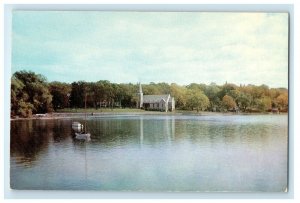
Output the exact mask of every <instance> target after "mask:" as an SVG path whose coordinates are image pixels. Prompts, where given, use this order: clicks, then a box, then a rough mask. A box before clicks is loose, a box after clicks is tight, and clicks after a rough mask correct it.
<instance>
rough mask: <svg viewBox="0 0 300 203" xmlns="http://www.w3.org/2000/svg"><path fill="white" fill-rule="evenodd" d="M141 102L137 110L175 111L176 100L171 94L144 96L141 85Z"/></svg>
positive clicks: (139, 93)
mask: <svg viewBox="0 0 300 203" xmlns="http://www.w3.org/2000/svg"><path fill="white" fill-rule="evenodd" d="M138 96H139V101H138V103H137V108H142V109H145V110H153V111H165V112H168V111H174V110H175V99H174V97H171V95H170V94H163V95H144V94H143V90H142V85H141V84H139V92H138Z"/></svg>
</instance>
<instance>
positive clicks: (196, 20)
mask: <svg viewBox="0 0 300 203" xmlns="http://www.w3.org/2000/svg"><path fill="white" fill-rule="evenodd" d="M12 26H13V28H12V73H14V72H15V71H18V70H31V71H34V72H36V73H40V74H43V75H45V76H46V77H47V79H48V81H54V80H56V81H63V82H73V81H78V80H85V81H98V80H109V81H111V82H116V83H128V82H131V83H136V82H138V81H140V82H142V83H149V82H167V83H172V82H175V83H177V84H190V83H192V82H196V83H205V84H209V83H211V82H215V83H217V84H224V83H225V82H226V81H228V82H231V83H235V84H255V85H260V84H266V85H269V86H270V87H287V86H288V15H287V14H286V13H272V14H271V13H268V14H267V13H196V12H169V13H167V12H160V13H159V12H156V13H155V12H91V11H88V12H80V11H74V12H70V11H68V12H63V11H57V12H54V11H48V12H47V11H14V12H13V23H12Z"/></svg>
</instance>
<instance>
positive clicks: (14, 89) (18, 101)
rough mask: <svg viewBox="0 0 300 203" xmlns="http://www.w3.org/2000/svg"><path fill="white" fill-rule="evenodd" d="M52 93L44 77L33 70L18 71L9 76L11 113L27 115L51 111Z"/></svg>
mask: <svg viewBox="0 0 300 203" xmlns="http://www.w3.org/2000/svg"><path fill="white" fill-rule="evenodd" d="M51 102H52V95H51V94H50V92H49V88H48V84H47V81H46V78H45V77H44V76H42V75H39V74H35V73H34V72H30V71H29V72H27V71H18V72H15V73H14V74H13V76H12V78H11V115H12V116H22V117H28V116H31V115H32V114H33V113H46V112H50V111H52V103H51Z"/></svg>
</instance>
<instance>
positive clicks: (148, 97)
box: [143, 94, 170, 103]
mask: <svg viewBox="0 0 300 203" xmlns="http://www.w3.org/2000/svg"><path fill="white" fill-rule="evenodd" d="M169 97H170V95H169V94H162V95H144V96H143V103H154V102H160V101H161V100H162V99H163V100H164V101H165V102H166V101H168V98H169Z"/></svg>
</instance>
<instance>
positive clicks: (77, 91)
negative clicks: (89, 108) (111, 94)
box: [70, 81, 87, 108]
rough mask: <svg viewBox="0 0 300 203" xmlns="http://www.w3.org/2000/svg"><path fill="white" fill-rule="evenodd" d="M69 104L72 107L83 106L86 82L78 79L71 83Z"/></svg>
mask: <svg viewBox="0 0 300 203" xmlns="http://www.w3.org/2000/svg"><path fill="white" fill-rule="evenodd" d="M71 89H72V90H71V96H70V105H71V107H73V108H83V107H84V101H85V94H86V90H87V88H86V82H84V81H79V82H73V83H72V84H71Z"/></svg>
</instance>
